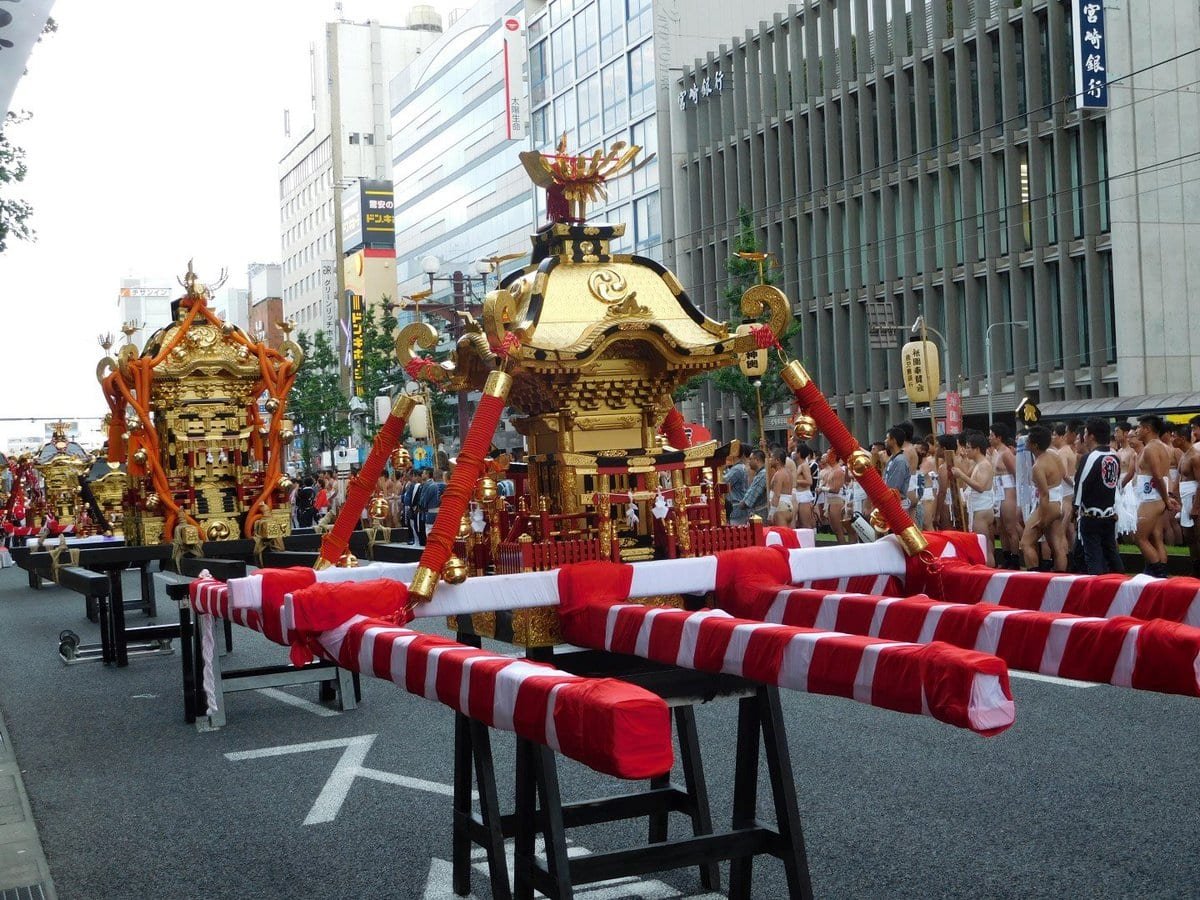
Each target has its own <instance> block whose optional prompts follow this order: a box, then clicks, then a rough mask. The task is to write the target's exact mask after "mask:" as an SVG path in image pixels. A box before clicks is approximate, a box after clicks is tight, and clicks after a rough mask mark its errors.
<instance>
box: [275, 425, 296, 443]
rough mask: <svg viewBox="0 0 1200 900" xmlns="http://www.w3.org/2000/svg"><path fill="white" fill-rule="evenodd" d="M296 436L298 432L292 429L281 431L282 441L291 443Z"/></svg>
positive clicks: (280, 437)
mask: <svg viewBox="0 0 1200 900" xmlns="http://www.w3.org/2000/svg"><path fill="white" fill-rule="evenodd" d="M295 437H296V432H294V431H292V430H291V429H286V430H284V431H281V432H279V439H280V440H281V441H283V442H284V443H285V444H290V443H291V442H292V441H293V440H294V439H295Z"/></svg>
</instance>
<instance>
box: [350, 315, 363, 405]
mask: <svg viewBox="0 0 1200 900" xmlns="http://www.w3.org/2000/svg"><path fill="white" fill-rule="evenodd" d="M365 349H366V348H365V346H364V336H363V298H362V294H351V295H350V366H351V371H352V372H353V374H354V396H356V397H361V396H362V395H363V394H364V393H365V389H364V387H363V380H364V379H365V378H366V374H367V367H366V354H365V352H364V351H365Z"/></svg>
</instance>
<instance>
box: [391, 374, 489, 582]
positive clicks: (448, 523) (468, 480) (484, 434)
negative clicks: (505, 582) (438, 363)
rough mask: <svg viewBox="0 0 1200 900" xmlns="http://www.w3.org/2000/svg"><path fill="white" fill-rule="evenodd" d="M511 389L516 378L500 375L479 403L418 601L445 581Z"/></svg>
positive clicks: (428, 553) (430, 540)
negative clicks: (446, 568) (445, 571)
mask: <svg viewBox="0 0 1200 900" xmlns="http://www.w3.org/2000/svg"><path fill="white" fill-rule="evenodd" d="M511 387H512V378H511V376H509V375H507V374H506V373H504V372H500V371H496V372H493V373H492V374H491V375H489V376H488V380H487V384H486V385H485V386H484V389H483V397H482V398H480V400H479V406H478V407H476V409H475V415H474V416H473V417H472V419H471V427H470V428H469V429H468V430H467V436H466V438H464V439H463V443H462V448H461V449H460V450H459V451H458V461H457V462H456V463H455V466H454V472H453V474H451V476H450V483H449V484H448V485H447V486H446V492H445V493H444V494H442V504H441V508H440V509H439V511H438V516H437V520H436V521H435V522H434V523H433V529H432V530H431V531H430V532H429V536H428V537H427V538H426V541H425V552H423V553H422V554H421V563H420V567H419V568H418V570H417V576H416V577H414V579H413V584H412V594H413V595H414V597H415V599H416V600H417V601H423V600H428V599H429V598H430V596H432V594H433V588H434V587H435V586H436V579H437V578H439V577H441V572H442V568H443V567H444V566H445V565H446V561H447V560H448V559H449V558H450V554H451V553H453V552H454V541H455V539H456V538H457V537H458V526H459V523H460V522H461V521H462V517H463V515H464V514H465V513H466V511H467V504H468V503H470V501H471V495H472V494H474V492H475V482H476V481H478V480H479V476H481V475H482V474H483V472H484V466H485V463H486V459H485V458H486V456H487V451H488V447H490V446H491V443H492V437H493V436H494V435H495V434H496V428H497V427H499V425H500V415H501V414H502V413H503V412H504V407H505V405H506V404H507V402H508V392H509V390H510V389H511ZM422 570H423V571H422Z"/></svg>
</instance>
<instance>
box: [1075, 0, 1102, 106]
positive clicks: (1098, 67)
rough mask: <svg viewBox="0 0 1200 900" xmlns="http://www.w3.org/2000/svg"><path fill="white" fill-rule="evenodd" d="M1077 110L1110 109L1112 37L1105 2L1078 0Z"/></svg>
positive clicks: (1076, 18)
mask: <svg viewBox="0 0 1200 900" xmlns="http://www.w3.org/2000/svg"><path fill="white" fill-rule="evenodd" d="M1072 12H1073V14H1074V19H1073V22H1072V24H1073V26H1074V27H1073V28H1072V33H1073V34H1074V38H1075V107H1076V108H1077V109H1108V37H1107V35H1106V34H1105V33H1104V4H1103V3H1102V2H1101V0H1074V3H1073V4H1072Z"/></svg>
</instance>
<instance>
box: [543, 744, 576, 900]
mask: <svg viewBox="0 0 1200 900" xmlns="http://www.w3.org/2000/svg"><path fill="white" fill-rule="evenodd" d="M532 747H533V750H532V753H533V771H534V778H535V779H536V782H537V790H536V791H535V792H534V798H535V799H534V802H535V805H536V804H537V795H538V794H540V795H541V804H540V805H541V810H540V811H539V813H538V816H537V818H538V821H539V822H540V823H541V829H542V835H543V837H544V839H545V844H546V868H547V870H548V871H549V874H550V881H551V885H548V886H549V887H551V892H549V893H548V896H550V897H552V898H553V900H573V898H574V896H575V890H574V888H573V887H572V886H571V867H570V863H569V862H568V860H567V830H566V827H565V826H564V824H563V811H562V797H561V795H560V794H559V790H558V764H557V762H556V761H555V759H554V751H553V750H551V749H550V748H549V747H543V746H541V745H537V744H535V745H532Z"/></svg>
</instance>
